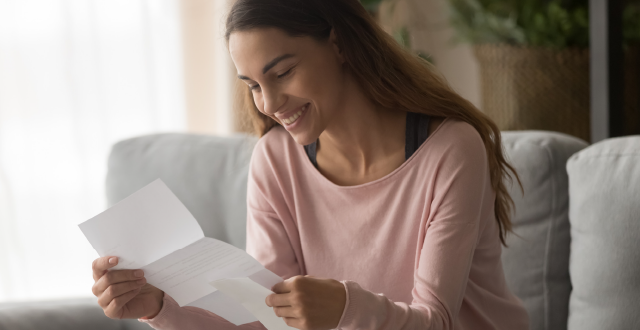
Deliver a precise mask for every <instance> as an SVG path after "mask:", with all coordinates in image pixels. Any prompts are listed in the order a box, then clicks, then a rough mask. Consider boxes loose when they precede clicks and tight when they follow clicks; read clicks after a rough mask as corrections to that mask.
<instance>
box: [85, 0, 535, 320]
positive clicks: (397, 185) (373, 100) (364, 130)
mask: <svg viewBox="0 0 640 330" xmlns="http://www.w3.org/2000/svg"><path fill="white" fill-rule="evenodd" d="M226 39H227V44H228V48H229V51H230V54H231V57H232V59H233V62H234V64H235V66H236V69H237V71H238V78H239V79H240V80H241V81H243V82H244V83H246V85H247V87H246V90H247V96H248V97H249V98H250V99H249V100H248V101H249V102H248V103H249V104H250V107H249V112H250V114H251V116H252V119H253V123H254V126H255V128H256V130H257V131H258V133H259V134H260V135H261V139H260V140H259V142H258V143H257V145H256V147H255V150H254V153H253V156H252V159H251V166H250V173H249V185H248V197H247V198H248V201H247V207H248V217H247V218H248V219H247V221H248V222H247V242H248V243H247V252H248V253H250V254H251V255H252V256H254V257H255V258H256V259H257V260H258V261H260V262H261V263H262V264H263V265H264V266H265V267H266V268H268V269H270V270H271V271H273V272H275V273H276V274H278V275H280V276H281V277H282V278H283V279H285V281H284V282H282V283H280V284H278V285H276V286H275V287H274V288H273V291H274V292H275V293H274V294H273V295H270V296H269V297H268V298H267V300H266V302H265V303H266V304H267V305H269V306H272V307H273V308H274V311H275V313H276V314H277V315H278V316H280V317H283V318H284V320H285V322H286V323H287V324H288V325H290V326H292V327H295V328H298V329H332V328H341V329H528V316H527V313H526V311H525V310H524V308H523V307H522V304H521V302H520V301H519V300H518V298H516V297H515V296H514V295H513V294H512V293H511V292H510V291H509V289H508V288H507V286H506V284H505V279H504V274H503V269H502V264H501V262H500V253H501V243H502V244H504V242H505V241H504V240H505V235H506V234H507V232H508V231H509V230H510V228H511V223H510V220H509V211H510V204H511V203H512V201H511V199H510V197H509V196H508V194H507V192H506V189H505V183H504V182H503V180H507V179H510V175H509V172H508V171H511V172H513V173H514V174H515V172H514V171H513V169H512V168H511V166H509V165H508V164H507V162H506V161H505V159H504V157H503V153H502V148H501V141H500V132H499V131H498V129H497V128H496V126H495V124H493V123H492V122H491V120H489V119H488V118H487V117H486V116H484V115H483V114H482V113H481V112H479V111H478V110H477V109H476V108H475V107H474V106H473V105H471V104H470V103H469V102H468V101H466V100H464V99H463V98H461V97H460V96H458V95H457V94H456V93H455V92H453V91H452V90H451V89H450V88H449V87H448V86H447V84H446V83H445V82H444V80H443V79H441V78H440V77H439V76H437V75H436V74H435V73H434V72H433V70H432V68H431V67H430V65H429V64H428V63H427V62H425V61H423V60H420V59H419V58H417V57H415V56H413V55H412V54H410V53H408V52H406V51H405V50H403V49H402V48H401V47H399V46H398V45H397V44H396V43H395V42H394V40H393V39H392V38H391V37H389V36H388V35H387V34H385V32H383V30H381V28H380V27H378V26H377V25H376V23H375V22H374V21H373V20H372V19H371V18H370V17H369V15H368V14H367V12H366V11H365V10H364V8H363V7H362V5H361V4H360V3H359V2H358V1H357V0H238V1H237V2H236V3H235V4H234V6H233V8H232V9H231V12H230V14H229V17H228V19H227V31H226ZM251 98H252V100H251ZM251 101H253V102H251ZM516 177H517V176H516ZM115 264H117V258H115V257H111V258H110V257H106V258H100V259H97V260H96V261H95V262H94V267H93V268H94V279H95V280H96V283H95V285H94V288H93V290H94V294H95V295H96V296H98V297H99V300H98V301H99V303H100V305H101V306H102V307H103V308H104V311H105V314H107V315H108V316H109V317H112V318H140V319H141V320H142V321H143V322H147V323H149V324H150V325H151V326H153V327H154V328H156V329H209V328H212V329H220V330H222V329H235V328H245V329H250V328H251V329H253V328H255V329H258V328H263V327H262V325H261V324H260V323H258V322H256V323H251V324H247V325H243V326H240V327H236V326H234V325H233V324H231V323H229V322H227V321H226V320H224V319H222V318H220V317H218V316H216V315H215V314H213V313H210V312H207V311H204V310H202V309H197V308H193V307H185V308H180V307H178V306H177V304H176V302H175V301H174V300H173V299H171V297H169V296H168V295H164V293H163V292H162V291H160V290H158V289H157V288H154V287H153V286H150V285H148V284H146V283H145V280H144V277H143V274H142V272H141V271H140V270H121V271H108V269H109V268H110V267H113V266H114V265H115ZM309 275H312V276H309Z"/></svg>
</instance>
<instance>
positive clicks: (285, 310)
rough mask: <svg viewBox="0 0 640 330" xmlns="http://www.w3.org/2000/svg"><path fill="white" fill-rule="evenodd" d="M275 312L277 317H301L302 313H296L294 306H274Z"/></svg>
mask: <svg viewBox="0 0 640 330" xmlns="http://www.w3.org/2000/svg"><path fill="white" fill-rule="evenodd" d="M273 312H274V313H276V316H277V317H292V318H297V317H300V315H298V313H296V309H295V308H293V307H274V308H273Z"/></svg>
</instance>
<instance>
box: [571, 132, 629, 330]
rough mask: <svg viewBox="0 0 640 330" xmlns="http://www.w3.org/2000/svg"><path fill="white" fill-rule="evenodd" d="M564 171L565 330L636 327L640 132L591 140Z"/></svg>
mask: <svg viewBox="0 0 640 330" xmlns="http://www.w3.org/2000/svg"><path fill="white" fill-rule="evenodd" d="M567 170H568V172H569V194H570V198H571V206H570V212H569V219H570V221H571V239H572V242H571V260H570V268H569V271H570V274H571V281H572V283H573V292H572V293H571V300H570V305H569V310H570V315H569V329H576V330H577V329H580V330H589V329H594V330H595V329H640V136H632V137H624V138H616V139H608V140H605V141H602V142H599V143H597V144H594V145H593V146H591V147H589V148H588V149H585V150H583V151H581V152H579V153H578V154H576V155H574V156H573V157H571V159H570V160H569V163H568V164H567Z"/></svg>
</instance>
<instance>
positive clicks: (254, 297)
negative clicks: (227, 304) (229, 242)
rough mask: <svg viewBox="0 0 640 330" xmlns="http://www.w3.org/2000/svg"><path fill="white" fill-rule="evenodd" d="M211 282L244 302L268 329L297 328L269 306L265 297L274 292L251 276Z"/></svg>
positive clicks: (230, 295)
mask: <svg viewBox="0 0 640 330" xmlns="http://www.w3.org/2000/svg"><path fill="white" fill-rule="evenodd" d="M210 284H211V286H213V287H215V288H216V289H218V290H220V291H222V292H223V293H224V294H226V295H227V296H229V297H231V298H233V299H234V300H235V301H237V302H238V303H240V304H242V306H244V308H246V309H247V310H248V311H249V312H250V313H251V314H253V315H254V316H255V317H256V318H257V319H258V320H259V321H260V323H262V324H263V325H264V326H265V327H266V328H267V329H269V330H289V329H295V328H292V327H290V326H288V325H287V324H286V323H285V322H284V320H283V319H282V318H280V317H278V316H276V313H275V312H274V311H273V308H271V307H269V306H267V303H266V302H265V299H266V298H267V296H268V295H270V294H272V293H273V292H272V291H271V290H269V289H267V288H265V287H263V286H262V285H260V284H258V283H256V282H254V281H253V280H251V279H250V278H247V277H240V278H225V279H220V280H217V281H213V282H211V283H210Z"/></svg>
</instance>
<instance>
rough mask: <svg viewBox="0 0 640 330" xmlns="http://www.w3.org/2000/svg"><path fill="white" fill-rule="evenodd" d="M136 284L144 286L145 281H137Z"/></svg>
mask: <svg viewBox="0 0 640 330" xmlns="http://www.w3.org/2000/svg"><path fill="white" fill-rule="evenodd" d="M136 283H137V284H139V285H142V284H144V279H141V280H137V281H136Z"/></svg>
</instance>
